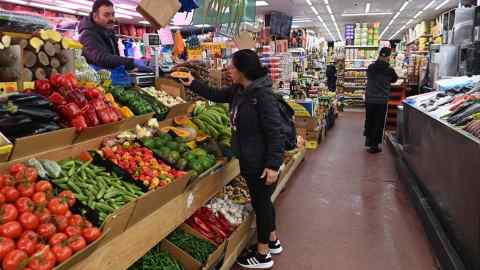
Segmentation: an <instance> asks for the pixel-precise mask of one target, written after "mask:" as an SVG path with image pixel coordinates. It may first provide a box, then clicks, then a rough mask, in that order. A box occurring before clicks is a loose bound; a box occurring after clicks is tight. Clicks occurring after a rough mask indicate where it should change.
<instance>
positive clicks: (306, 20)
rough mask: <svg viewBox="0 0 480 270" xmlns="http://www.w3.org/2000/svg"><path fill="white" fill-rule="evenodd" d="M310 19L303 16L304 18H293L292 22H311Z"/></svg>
mask: <svg viewBox="0 0 480 270" xmlns="http://www.w3.org/2000/svg"><path fill="white" fill-rule="evenodd" d="M311 21H312V19H309V18H305V19H293V20H292V22H294V23H302V22H311Z"/></svg>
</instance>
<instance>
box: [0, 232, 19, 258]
mask: <svg viewBox="0 0 480 270" xmlns="http://www.w3.org/2000/svg"><path fill="white" fill-rule="evenodd" d="M14 249H15V242H13V240H12V239H10V238H7V237H0V261H1V260H2V259H3V257H5V255H7V254H8V253H9V252H10V251H12V250H14Z"/></svg>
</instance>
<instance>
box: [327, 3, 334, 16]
mask: <svg viewBox="0 0 480 270" xmlns="http://www.w3.org/2000/svg"><path fill="white" fill-rule="evenodd" d="M327 11H328V14H333V12H332V9H331V8H330V5H328V4H327Z"/></svg>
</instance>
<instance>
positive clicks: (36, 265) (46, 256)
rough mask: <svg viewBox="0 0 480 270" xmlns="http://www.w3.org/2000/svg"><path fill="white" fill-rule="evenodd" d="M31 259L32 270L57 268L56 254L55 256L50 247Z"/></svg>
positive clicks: (45, 247) (29, 265)
mask: <svg viewBox="0 0 480 270" xmlns="http://www.w3.org/2000/svg"><path fill="white" fill-rule="evenodd" d="M30 259H31V260H30V263H29V264H28V267H30V268H32V270H51V269H53V267H55V262H56V258H55V254H53V252H52V251H51V250H50V248H48V246H44V247H43V248H42V249H41V250H39V251H37V252H36V253H35V254H33V256H32V257H31V258H30Z"/></svg>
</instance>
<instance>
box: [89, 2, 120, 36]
mask: <svg viewBox="0 0 480 270" xmlns="http://www.w3.org/2000/svg"><path fill="white" fill-rule="evenodd" d="M93 21H94V22H95V23H96V24H98V25H100V26H102V27H104V28H106V29H110V30H113V28H114V27H115V11H114V10H113V6H101V7H100V8H99V9H98V11H97V12H95V13H93Z"/></svg>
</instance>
